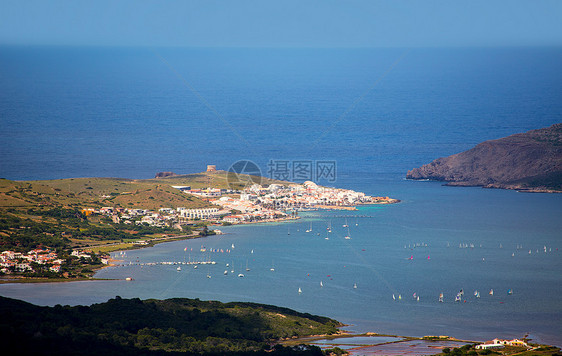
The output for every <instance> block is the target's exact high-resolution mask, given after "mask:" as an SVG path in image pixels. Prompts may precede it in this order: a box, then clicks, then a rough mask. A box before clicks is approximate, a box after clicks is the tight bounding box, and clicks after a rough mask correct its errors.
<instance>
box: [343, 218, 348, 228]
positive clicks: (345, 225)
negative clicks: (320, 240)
mask: <svg viewBox="0 0 562 356" xmlns="http://www.w3.org/2000/svg"><path fill="white" fill-rule="evenodd" d="M343 227H349V225H347V218H345V224H343Z"/></svg>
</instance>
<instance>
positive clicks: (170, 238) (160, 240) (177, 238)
mask: <svg viewBox="0 0 562 356" xmlns="http://www.w3.org/2000/svg"><path fill="white" fill-rule="evenodd" d="M399 202H400V200H399V199H390V200H389V201H384V202H377V203H362V204H358V205H360V206H365V205H388V204H396V203H399ZM318 210H322V211H330V210H343V211H357V210H358V209H357V206H337V205H336V206H330V205H321V206H318V208H317V209H315V211H318ZM312 211H314V210H312ZM300 219H301V217H300V216H296V217H283V218H277V219H264V220H258V221H248V222H240V223H237V224H231V225H227V226H240V225H251V224H269V223H285V222H293V221H297V220H300ZM210 226H221V225H212V224H211V225H210ZM215 235H217V234H212V235H206V236H201V235H199V234H190V235H177V236H166V237H158V238H154V239H151V240H149V241H148V243H147V244H144V245H143V244H135V243H133V242H131V243H130V246H129V247H127V248H118V249H115V250H111V249H110V250H109V251H107V253H111V252H118V251H132V250H140V249H144V248H149V247H154V246H155V245H158V244H161V243H166V242H174V241H181V240H191V239H199V238H205V237H208V236H215ZM116 244H119V245H123V244H129V243H116ZM104 246H111V244H107V245H104V244H101V245H94V246H88V247H87V248H82V250H88V249H94V248H95V247H104ZM119 261H121V260H116V259H113V258H111V259H110V260H109V262H108V263H107V264H106V265H102V266H99V267H96V268H94V269H93V270H92V271H93V273H92V275H91V276H89V277H78V278H42V277H37V278H35V277H23V276H14V277H6V276H4V277H2V278H0V284H10V283H18V284H25V283H65V282H83V281H96V280H118V279H104V278H94V277H93V276H94V275H95V274H96V273H97V272H98V271H101V270H103V269H105V268H109V267H116V266H117V263H116V262H119Z"/></svg>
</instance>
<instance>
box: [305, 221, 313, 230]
mask: <svg viewBox="0 0 562 356" xmlns="http://www.w3.org/2000/svg"><path fill="white" fill-rule="evenodd" d="M311 231H312V222H311V223H310V229H308V230H306V232H311Z"/></svg>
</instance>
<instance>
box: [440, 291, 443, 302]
mask: <svg viewBox="0 0 562 356" xmlns="http://www.w3.org/2000/svg"><path fill="white" fill-rule="evenodd" d="M439 302H440V303H443V292H441V293H439Z"/></svg>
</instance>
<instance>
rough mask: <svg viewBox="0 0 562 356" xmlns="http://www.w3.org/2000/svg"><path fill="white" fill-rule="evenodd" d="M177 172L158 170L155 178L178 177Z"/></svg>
mask: <svg viewBox="0 0 562 356" xmlns="http://www.w3.org/2000/svg"><path fill="white" fill-rule="evenodd" d="M176 176H177V174H175V173H174V172H158V173H156V176H155V177H154V178H166V177H176Z"/></svg>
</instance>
